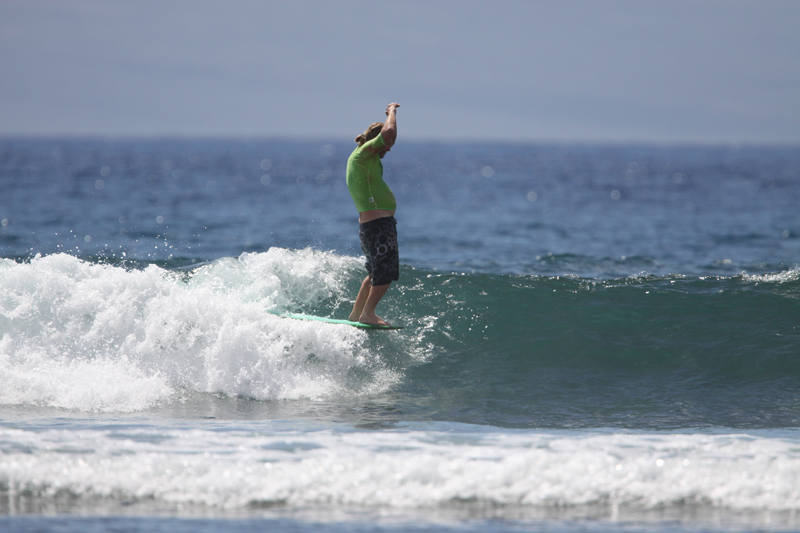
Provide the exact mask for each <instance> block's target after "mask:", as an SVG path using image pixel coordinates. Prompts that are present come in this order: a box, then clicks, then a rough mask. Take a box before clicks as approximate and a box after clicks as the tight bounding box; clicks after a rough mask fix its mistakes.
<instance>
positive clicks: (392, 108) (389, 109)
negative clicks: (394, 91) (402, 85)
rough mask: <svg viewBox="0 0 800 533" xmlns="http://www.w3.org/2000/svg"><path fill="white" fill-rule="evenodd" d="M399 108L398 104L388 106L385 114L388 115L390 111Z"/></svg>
mask: <svg viewBox="0 0 800 533" xmlns="http://www.w3.org/2000/svg"><path fill="white" fill-rule="evenodd" d="M398 107H400V104H389V105H387V106H386V114H387V115H388V114H389V113H390V112H392V111H396V110H397V108H398Z"/></svg>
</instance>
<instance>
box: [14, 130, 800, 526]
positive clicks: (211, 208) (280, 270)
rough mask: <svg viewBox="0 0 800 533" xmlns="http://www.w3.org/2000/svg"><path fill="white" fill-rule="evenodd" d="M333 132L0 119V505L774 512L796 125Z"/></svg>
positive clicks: (47, 511)
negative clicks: (299, 136) (687, 130)
mask: <svg viewBox="0 0 800 533" xmlns="http://www.w3.org/2000/svg"><path fill="white" fill-rule="evenodd" d="M353 146H354V145H353ZM353 146H351V144H349V143H340V142H320V141H310V140H308V141H291V142H290V141H214V140H204V141H186V140H151V141H132V140H130V141H128V140H119V141H101V140H70V141H66V140H57V139H56V140H38V141H34V140H23V139H5V140H0V188H1V190H2V196H0V256H1V257H2V258H4V259H0V383H2V387H0V525H1V526H2V527H4V528H6V529H8V530H10V531H39V530H54V531H55V530H58V531H62V530H63V531H92V530H97V531H105V530H120V529H122V530H131V531H136V530H145V529H146V530H155V531H158V530H165V531H166V530H170V531H173V530H182V529H186V530H193V531H218V530H221V529H234V530H241V531H249V530H251V529H256V528H259V529H263V528H269V529H272V530H277V531H295V530H297V531H306V530H316V529H319V528H322V527H324V528H327V529H331V530H334V531H350V530H354V531H362V530H363V531H367V530H414V531H472V530H497V531H516V530H520V529H531V528H535V529H540V530H546V531H586V530H588V531H605V530H614V531H617V530H626V531H627V530H630V531H686V530H690V531H706V530H708V531H734V530H752V529H759V530H792V529H797V528H798V526H799V524H798V519H797V516H796V514H797V511H798V510H800V484H799V483H798V481H797V480H798V479H800V454H798V451H797V450H798V449H800V433H799V432H798V428H800V329H798V328H800V307H798V301H799V299H800V267H799V266H798V263H800V218H799V217H798V215H797V213H798V209H797V206H798V205H800V148H796V147H739V146H719V147H714V146H666V147H662V146H591V145H525V144H487V143H453V144H447V143H435V144H430V143H412V142H399V143H398V145H397V146H396V148H395V149H393V150H392V152H391V154H389V155H388V156H387V157H386V158H385V159H384V166H385V178H386V180H387V182H388V183H389V184H390V186H391V187H392V188H393V190H394V192H395V195H396V197H397V200H398V206H399V208H398V212H397V215H396V217H397V219H398V231H399V239H400V250H401V263H402V268H401V279H400V281H399V282H398V283H396V284H395V285H394V286H393V287H392V289H391V290H390V292H389V293H388V295H387V297H386V299H385V300H384V302H382V303H381V306H380V308H379V311H380V313H381V314H382V316H385V317H386V318H387V319H389V320H390V321H393V322H397V323H400V324H402V325H404V326H405V329H403V330H401V331H396V332H365V331H360V330H356V329H353V328H348V327H344V326H334V325H327V324H319V323H312V322H303V321H298V320H291V319H283V318H280V317H278V316H276V315H275V314H274V313H276V312H277V313H281V312H299V313H308V314H317V315H321V316H331V317H334V318H346V316H347V314H348V313H349V309H350V307H351V306H352V299H353V298H354V296H355V292H356V291H357V289H358V285H359V282H360V280H361V279H362V278H363V275H364V271H363V259H362V258H361V257H360V249H359V244H358V237H357V217H356V214H355V209H354V207H353V205H352V201H351V200H350V198H349V195H348V193H347V190H346V187H345V184H344V167H345V163H346V159H347V156H348V155H349V151H350V150H351V149H352V147H353Z"/></svg>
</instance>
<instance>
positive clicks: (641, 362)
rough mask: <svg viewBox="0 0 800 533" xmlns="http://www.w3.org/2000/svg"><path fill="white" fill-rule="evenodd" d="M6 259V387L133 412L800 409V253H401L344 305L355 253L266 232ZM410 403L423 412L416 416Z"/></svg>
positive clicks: (695, 412)
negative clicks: (136, 261) (651, 269)
mask: <svg viewBox="0 0 800 533" xmlns="http://www.w3.org/2000/svg"><path fill="white" fill-rule="evenodd" d="M165 266H166V265H162V266H156V265H153V264H150V265H146V266H136V267H133V266H130V265H127V266H126V265H125V264H124V263H120V264H115V265H111V264H104V263H102V262H97V261H95V262H88V261H83V260H80V259H78V258H75V257H73V256H70V255H66V254H56V255H51V256H45V257H39V256H37V257H35V258H33V259H31V260H30V261H26V262H18V261H13V260H8V259H6V260H2V262H0V380H2V382H3V383H4V387H3V389H2V390H0V403H3V404H35V405H47V406H53V407H62V408H68V409H78V410H100V411H136V410H141V409H147V408H151V407H154V406H158V405H160V404H163V403H169V402H173V401H176V400H179V399H181V398H182V397H185V393H186V392H187V391H188V392H192V393H193V392H201V393H220V394H223V395H225V396H229V397H246V398H251V399H255V400H290V399H299V398H329V399H330V398H341V397H354V396H363V395H379V394H394V395H396V396H395V397H397V398H400V400H399V401H400V403H402V404H403V405H405V407H406V408H407V409H408V412H409V413H417V414H418V416H420V417H423V418H425V417H427V418H433V419H442V420H454V421H461V422H472V423H488V424H496V425H504V426H515V425H523V426H534V427H536V426H543V427H549V426H558V427H563V426H565V425H566V426H570V425H571V424H574V425H578V426H597V425H605V426H608V425H623V426H625V425H628V424H630V425H631V426H632V427H651V426H653V425H655V426H657V427H686V426H700V425H707V424H710V425H725V426H731V427H738V426H746V427H783V426H796V425H797V420H798V417H800V411H798V403H800V402H798V398H800V388H799V387H798V385H797V383H798V378H800V358H798V354H800V330H798V324H799V323H800V320H798V318H800V307H798V300H800V270H797V269H793V270H787V271H783V272H775V273H769V274H758V275H750V274H747V273H742V274H739V275H736V276H731V277H719V276H716V277H691V278H690V277H685V276H681V275H677V274H676V275H669V276H651V275H647V274H640V275H637V276H631V277H625V278H619V279H611V280H592V279H586V278H579V277H575V276H567V277H544V276H500V275H488V274H458V273H453V274H442V273H438V272H433V271H428V270H420V269H414V268H412V267H408V266H405V267H404V268H403V274H402V278H401V282H400V283H398V284H397V285H396V286H394V287H393V288H392V292H390V293H389V295H388V296H387V297H386V299H385V301H384V302H383V303H382V304H381V311H382V313H383V314H384V315H385V316H387V318H389V319H390V320H393V321H396V322H400V323H402V324H403V325H405V326H406V329H404V330H402V331H400V332H392V333H388V332H364V331H359V330H356V329H354V328H347V327H341V326H334V325H326V324H318V323H311V322H303V321H297V320H290V319H283V318H279V317H277V316H275V315H273V314H271V313H270V311H273V312H274V311H278V312H280V311H292V312H303V313H308V314H317V315H322V316H333V317H338V318H345V317H346V316H347V314H348V312H349V308H350V305H352V303H351V302H352V300H351V299H352V298H353V297H354V295H355V292H356V290H357V288H358V284H359V281H360V279H361V277H362V276H363V266H362V264H361V261H360V260H358V259H356V258H352V257H345V256H340V255H336V254H334V253H330V252H321V251H315V250H311V249H305V250H289V249H281V248H272V249H270V250H269V251H267V252H264V253H249V254H243V255H242V256H240V257H238V258H225V259H220V260H217V261H214V262H211V263H208V264H203V265H200V266H193V267H186V268H175V269H172V270H171V269H169V268H165ZM408 416H412V418H413V416H416V415H411V414H409V415H408Z"/></svg>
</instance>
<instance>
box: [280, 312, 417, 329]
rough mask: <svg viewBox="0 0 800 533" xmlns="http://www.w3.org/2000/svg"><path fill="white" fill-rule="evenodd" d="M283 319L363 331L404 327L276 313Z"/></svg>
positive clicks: (400, 327)
mask: <svg viewBox="0 0 800 533" xmlns="http://www.w3.org/2000/svg"><path fill="white" fill-rule="evenodd" d="M274 314H277V315H278V316H280V317H283V318H294V319H296V320H315V321H317V322H327V323H328V324H342V325H344V326H352V327H354V328H361V329H403V326H374V325H372V324H362V323H361V322H351V321H350V320H342V319H340V318H327V317H324V316H313V315H301V314H297V313H281V314H278V313H274Z"/></svg>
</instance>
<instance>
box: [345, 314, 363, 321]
mask: <svg viewBox="0 0 800 533" xmlns="http://www.w3.org/2000/svg"><path fill="white" fill-rule="evenodd" d="M359 318H361V316H359V315H357V314H355V313H350V316H349V317H347V320H349V321H350V322H358V319H359Z"/></svg>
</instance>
